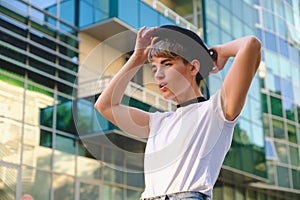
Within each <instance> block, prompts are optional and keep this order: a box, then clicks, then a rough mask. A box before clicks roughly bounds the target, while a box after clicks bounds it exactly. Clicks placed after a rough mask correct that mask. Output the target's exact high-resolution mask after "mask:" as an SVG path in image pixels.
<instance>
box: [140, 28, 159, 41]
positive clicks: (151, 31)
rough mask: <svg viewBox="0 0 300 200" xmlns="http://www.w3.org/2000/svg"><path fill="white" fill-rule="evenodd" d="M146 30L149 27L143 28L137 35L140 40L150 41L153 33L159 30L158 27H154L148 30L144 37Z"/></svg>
mask: <svg viewBox="0 0 300 200" xmlns="http://www.w3.org/2000/svg"><path fill="white" fill-rule="evenodd" d="M146 28H147V26H143V27H142V28H140V30H139V31H138V33H137V36H138V38H145V39H150V38H151V36H152V34H153V32H154V31H156V30H157V27H152V28H150V29H149V30H147V31H146V32H145V34H144V35H143V32H144V31H145V30H146Z"/></svg>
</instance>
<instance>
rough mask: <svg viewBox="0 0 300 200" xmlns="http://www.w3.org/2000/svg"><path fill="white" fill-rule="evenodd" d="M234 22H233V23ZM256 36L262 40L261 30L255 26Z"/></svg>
mask: <svg viewBox="0 0 300 200" xmlns="http://www.w3.org/2000/svg"><path fill="white" fill-rule="evenodd" d="M234 24H235V23H234ZM255 35H256V37H257V38H258V39H259V40H260V41H262V32H261V29H260V28H256V34H255Z"/></svg>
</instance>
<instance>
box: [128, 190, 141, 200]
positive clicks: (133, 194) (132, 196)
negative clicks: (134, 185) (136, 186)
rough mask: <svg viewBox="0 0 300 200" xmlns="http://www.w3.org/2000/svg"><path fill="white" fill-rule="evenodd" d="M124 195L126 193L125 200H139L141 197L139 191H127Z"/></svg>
mask: <svg viewBox="0 0 300 200" xmlns="http://www.w3.org/2000/svg"><path fill="white" fill-rule="evenodd" d="M126 193H127V200H137V199H140V197H141V192H140V191H135V190H129V189H128V190H127V192H126Z"/></svg>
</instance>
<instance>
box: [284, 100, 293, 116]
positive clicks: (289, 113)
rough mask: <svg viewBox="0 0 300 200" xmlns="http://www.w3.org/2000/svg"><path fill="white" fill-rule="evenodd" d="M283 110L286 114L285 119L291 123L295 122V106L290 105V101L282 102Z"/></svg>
mask: <svg viewBox="0 0 300 200" xmlns="http://www.w3.org/2000/svg"><path fill="white" fill-rule="evenodd" d="M283 109H284V111H285V114H286V118H287V119H289V120H292V121H295V111H296V109H295V105H294V104H293V103H292V101H289V100H283Z"/></svg>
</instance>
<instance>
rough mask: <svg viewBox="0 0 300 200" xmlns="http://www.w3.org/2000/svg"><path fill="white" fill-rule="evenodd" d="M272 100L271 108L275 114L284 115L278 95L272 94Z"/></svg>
mask: <svg viewBox="0 0 300 200" xmlns="http://www.w3.org/2000/svg"><path fill="white" fill-rule="evenodd" d="M270 100H271V110H272V114H273V115H277V116H280V117H282V116H283V114H282V103H281V99H280V98H277V97H273V96H270Z"/></svg>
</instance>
